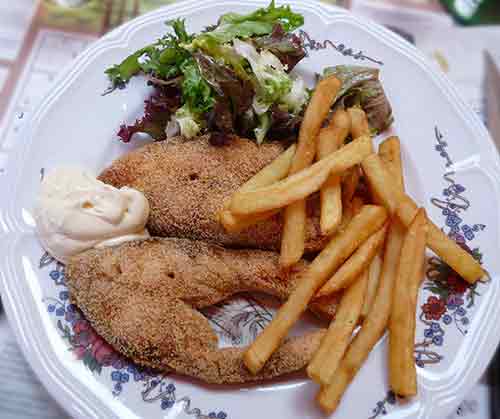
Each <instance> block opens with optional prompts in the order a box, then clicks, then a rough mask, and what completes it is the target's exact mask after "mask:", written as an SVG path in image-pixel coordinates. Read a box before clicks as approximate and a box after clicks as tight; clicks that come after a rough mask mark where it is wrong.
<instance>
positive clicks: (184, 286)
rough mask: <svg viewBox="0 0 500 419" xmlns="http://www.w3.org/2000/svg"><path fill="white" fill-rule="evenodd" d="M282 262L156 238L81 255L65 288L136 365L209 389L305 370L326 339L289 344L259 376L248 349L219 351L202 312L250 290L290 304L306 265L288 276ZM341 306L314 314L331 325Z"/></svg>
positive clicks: (317, 335) (330, 302) (332, 302)
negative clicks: (248, 363)
mask: <svg viewBox="0 0 500 419" xmlns="http://www.w3.org/2000/svg"><path fill="white" fill-rule="evenodd" d="M278 259H279V255H278V254H276V253H274V252H269V251H262V250H240V249H225V248H222V247H220V246H218V245H214V244H208V243H205V242H200V241H192V240H188V239H175V238H174V239H171V238H163V239H161V238H155V239H150V240H147V241H138V242H129V243H125V244H123V245H121V246H119V247H114V248H105V249H96V250H90V251H87V252H85V253H82V254H80V255H78V256H75V257H73V258H72V259H71V260H70V262H69V264H68V265H67V267H66V282H67V284H68V287H69V290H70V294H71V298H72V300H73V301H74V302H75V303H76V304H77V305H78V306H79V307H80V309H81V310H82V312H83V313H84V315H85V316H86V318H87V319H88V320H89V321H90V322H91V324H92V325H93V327H94V328H95V330H96V331H97V332H98V333H99V334H100V335H101V336H103V337H104V339H106V340H107V341H108V342H109V343H110V344H111V345H112V346H113V347H114V348H115V349H116V350H118V351H119V352H121V353H122V354H124V355H126V356H128V357H130V358H131V359H132V360H133V361H135V362H136V363H138V364H141V365H144V366H147V367H152V368H156V369H160V370H163V371H172V370H173V371H175V372H177V373H179V374H183V375H187V376H191V377H196V378H198V379H200V380H203V381H205V382H207V383H242V382H247V381H254V380H261V379H268V378H272V377H277V376H279V375H282V374H286V373H290V372H293V371H297V370H300V369H302V368H304V367H305V366H306V365H307V363H308V361H309V360H310V359H311V357H312V355H313V354H314V352H315V350H316V349H317V347H318V345H319V343H320V340H321V337H322V336H323V333H324V331H323V330H318V331H315V332H312V333H309V334H306V335H304V336H301V337H296V338H292V339H290V340H288V341H285V342H284V343H283V344H282V346H281V348H280V349H279V350H278V351H277V352H276V353H275V354H274V355H273V357H272V358H271V359H270V361H269V362H268V363H267V364H266V366H265V368H264V369H263V370H262V371H261V372H260V373H259V374H258V375H256V376H254V375H252V374H251V373H250V372H248V370H247V369H246V368H245V366H244V364H243V361H242V355H243V352H244V350H245V348H223V349H219V348H218V339H217V336H216V334H215V332H214V331H213V329H212V328H211V326H210V324H209V320H208V319H207V318H206V317H204V316H203V315H202V314H201V313H200V312H199V311H198V309H201V308H204V307H208V306H211V305H213V304H216V303H218V302H220V301H222V300H225V299H227V298H228V297H230V296H232V295H234V294H236V293H239V292H244V291H250V292H251V291H260V292H264V293H266V294H269V295H273V296H276V297H278V298H280V299H286V298H287V297H288V295H289V294H290V293H291V291H292V290H293V289H294V286H295V284H296V283H297V281H300V271H301V268H304V265H305V264H306V263H307V262H301V263H300V264H299V266H298V267H297V268H296V269H294V270H291V271H288V272H284V271H283V270H281V269H280V266H279V261H278ZM336 304H337V296H330V297H328V298H325V299H323V300H322V301H321V302H319V303H318V302H317V303H315V304H314V305H312V306H310V309H311V310H313V311H314V312H315V313H317V314H319V315H322V316H324V317H326V318H331V317H332V316H333V315H334V313H335V307H336Z"/></svg>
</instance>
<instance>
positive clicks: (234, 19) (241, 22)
mask: <svg viewBox="0 0 500 419" xmlns="http://www.w3.org/2000/svg"><path fill="white" fill-rule="evenodd" d="M276 24H280V25H281V26H282V27H283V29H284V30H285V31H286V32H289V31H293V30H295V29H297V28H298V27H300V26H302V25H303V24H304V17H303V16H302V15H300V14H298V13H294V12H293V11H292V10H291V8H290V6H288V5H284V6H280V7H276V4H275V2H274V0H272V1H271V3H270V4H269V6H268V7H266V8H261V9H258V10H256V11H255V12H252V13H249V14H245V15H242V14H239V13H226V14H225V15H222V16H221V17H220V19H219V22H218V24H217V26H216V27H215V28H213V29H212V30H210V31H208V32H204V33H202V34H200V35H198V36H197V37H196V38H195V39H194V42H193V45H192V46H193V47H195V48H196V47H198V44H199V42H201V41H204V40H206V39H212V40H214V41H216V42H218V43H221V44H225V43H227V42H230V41H232V40H234V39H236V38H243V39H246V38H251V37H252V36H262V35H268V34H270V33H272V31H273V28H274V26H275V25H276Z"/></svg>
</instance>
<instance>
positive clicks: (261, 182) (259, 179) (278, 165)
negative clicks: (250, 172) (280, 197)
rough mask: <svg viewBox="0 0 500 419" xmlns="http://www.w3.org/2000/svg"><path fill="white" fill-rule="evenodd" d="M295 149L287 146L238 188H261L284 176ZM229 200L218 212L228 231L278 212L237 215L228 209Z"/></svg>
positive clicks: (236, 230) (243, 227) (292, 146)
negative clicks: (245, 215)
mask: <svg viewBox="0 0 500 419" xmlns="http://www.w3.org/2000/svg"><path fill="white" fill-rule="evenodd" d="M295 149H296V146H295V144H293V145H291V146H290V147H288V148H287V149H286V151H285V152H283V153H282V154H280V155H279V156H278V157H277V158H276V159H274V160H273V161H272V162H271V163H269V164H268V165H267V166H266V167H264V168H263V169H262V170H260V171H259V172H258V173H256V174H255V175H254V176H252V177H251V178H250V179H249V180H247V181H246V182H245V183H244V184H243V185H241V187H240V188H239V189H238V190H239V191H248V190H252V189H255V188H262V187H264V186H268V185H272V184H273V183H275V182H278V181H279V180H281V179H283V178H285V177H286V176H287V175H288V172H289V170H290V166H291V164H292V159H293V156H294V154H295ZM230 202H231V201H230V200H228V201H226V202H225V203H224V207H223V209H222V210H221V211H220V212H219V214H218V216H219V222H220V223H221V224H222V225H223V226H224V228H225V229H226V230H227V231H229V232H230V233H235V232H238V231H241V230H244V229H245V228H248V227H250V226H251V225H254V224H257V223H259V222H262V221H264V220H267V219H268V218H271V217H272V216H273V215H274V214H276V213H277V212H278V211H268V212H264V213H261V214H257V215H251V216H247V217H242V216H237V215H235V214H233V213H232V212H231V211H230V210H229V205H230Z"/></svg>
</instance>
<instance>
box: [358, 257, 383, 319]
mask: <svg viewBox="0 0 500 419" xmlns="http://www.w3.org/2000/svg"><path fill="white" fill-rule="evenodd" d="M381 271H382V252H380V251H379V252H377V254H376V255H375V257H374V258H373V259H372V261H371V263H370V266H369V267H368V269H367V272H368V285H367V288H366V296H365V302H364V303H363V309H362V310H361V317H363V318H365V317H366V316H368V313H369V312H370V309H371V307H372V305H373V301H374V300H375V295H376V294H377V288H378V283H379V280H380V272H381Z"/></svg>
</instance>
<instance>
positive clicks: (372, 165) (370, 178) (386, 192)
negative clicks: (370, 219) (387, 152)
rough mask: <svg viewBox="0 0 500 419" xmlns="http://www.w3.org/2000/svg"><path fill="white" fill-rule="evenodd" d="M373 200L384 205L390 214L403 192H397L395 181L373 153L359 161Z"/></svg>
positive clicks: (378, 157) (393, 211)
mask: <svg viewBox="0 0 500 419" xmlns="http://www.w3.org/2000/svg"><path fill="white" fill-rule="evenodd" d="M361 167H362V168H363V172H364V174H365V177H366V180H367V182H368V186H369V187H370V192H371V194H372V197H373V199H374V201H375V202H376V203H377V204H379V205H383V206H384V207H386V208H387V209H388V210H389V212H390V213H391V214H394V213H395V212H396V209H397V207H398V205H399V201H400V199H401V197H402V196H403V194H401V193H399V191H398V189H397V186H396V182H395V181H394V178H393V177H392V176H391V174H390V172H389V171H388V170H387V168H386V167H385V165H384V163H383V162H382V159H381V158H380V156H379V155H378V154H373V155H370V156H368V157H367V158H366V159H364V160H363V161H362V163H361Z"/></svg>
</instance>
